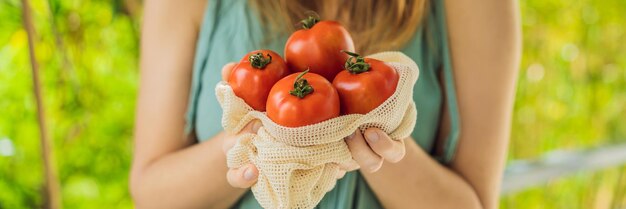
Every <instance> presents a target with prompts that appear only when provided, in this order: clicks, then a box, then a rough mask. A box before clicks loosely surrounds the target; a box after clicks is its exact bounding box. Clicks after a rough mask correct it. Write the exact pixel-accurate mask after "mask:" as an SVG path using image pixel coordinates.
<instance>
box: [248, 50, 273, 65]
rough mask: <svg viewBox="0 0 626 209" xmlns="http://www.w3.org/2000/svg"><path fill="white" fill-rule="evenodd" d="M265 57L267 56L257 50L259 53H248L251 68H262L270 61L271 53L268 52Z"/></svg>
mask: <svg viewBox="0 0 626 209" xmlns="http://www.w3.org/2000/svg"><path fill="white" fill-rule="evenodd" d="M267 57H268V58H265V57H263V54H261V52H259V53H256V54H253V55H250V57H248V61H250V65H251V66H252V67H253V68H257V69H263V68H264V67H265V66H266V65H268V64H270V63H271V62H272V55H270V54H269V53H268V54H267Z"/></svg>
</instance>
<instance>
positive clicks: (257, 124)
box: [222, 120, 263, 154]
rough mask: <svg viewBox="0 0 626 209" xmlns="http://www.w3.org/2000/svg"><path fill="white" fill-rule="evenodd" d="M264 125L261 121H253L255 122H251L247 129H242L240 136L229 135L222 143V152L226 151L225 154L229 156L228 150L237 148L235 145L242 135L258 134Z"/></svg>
mask: <svg viewBox="0 0 626 209" xmlns="http://www.w3.org/2000/svg"><path fill="white" fill-rule="evenodd" d="M262 125H263V124H262V123H261V121H259V120H253V121H250V122H249V123H248V124H247V125H246V127H244V128H243V129H241V131H240V132H239V134H237V135H227V136H226V138H224V140H223V142H222V151H224V154H228V150H230V149H231V148H233V146H235V143H237V139H238V138H239V136H240V134H244V133H254V134H256V132H257V131H259V128H261V126H262Z"/></svg>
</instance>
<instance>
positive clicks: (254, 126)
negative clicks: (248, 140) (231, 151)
mask: <svg viewBox="0 0 626 209" xmlns="http://www.w3.org/2000/svg"><path fill="white" fill-rule="evenodd" d="M262 125H263V123H261V121H258V120H257V121H255V122H254V124H252V132H254V133H256V132H257V131H259V129H260V128H261V126H262Z"/></svg>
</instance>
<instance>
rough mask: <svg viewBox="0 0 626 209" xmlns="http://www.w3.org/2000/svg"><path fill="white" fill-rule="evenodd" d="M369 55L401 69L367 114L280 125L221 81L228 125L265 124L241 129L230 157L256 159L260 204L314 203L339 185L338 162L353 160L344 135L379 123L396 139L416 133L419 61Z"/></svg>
mask: <svg viewBox="0 0 626 209" xmlns="http://www.w3.org/2000/svg"><path fill="white" fill-rule="evenodd" d="M368 57H370V58H374V59H378V60H381V61H384V62H386V63H387V64H388V65H390V66H391V67H393V68H394V69H396V70H397V71H398V74H399V76H400V79H399V81H398V86H397V87H396V91H395V92H394V94H393V95H392V96H391V97H389V98H388V99H387V100H386V101H385V102H383V103H382V104H381V105H380V106H379V107H377V108H376V109H374V110H372V111H371V112H369V113H367V114H365V115H361V114H351V115H344V116H340V117H336V118H333V119H330V120H326V121H324V122H321V123H317V124H313V125H308V126H302V127H296V128H289V127H284V126H281V125H278V124H276V123H274V122H273V121H272V120H271V119H269V118H268V117H267V115H266V114H265V112H259V111H255V110H254V109H252V108H251V107H250V106H248V105H247V104H246V103H245V102H244V101H243V99H241V98H239V97H237V96H235V94H234V93H233V90H232V88H231V87H230V86H229V85H228V83H226V82H220V83H218V84H217V86H216V87H215V92H216V95H217V99H218V101H219V103H220V105H221V107H222V109H223V115H222V126H223V127H224V130H225V131H227V132H229V133H233V134H234V133H238V132H239V131H240V130H241V129H243V128H244V127H245V126H246V125H247V124H248V123H249V122H250V121H252V120H254V119H258V120H260V121H261V123H262V124H263V125H262V126H261V128H260V129H259V130H258V132H257V134H244V135H242V136H241V137H240V138H239V139H238V141H237V142H236V144H235V145H234V146H233V148H232V149H231V150H230V151H229V152H228V157H227V159H228V167H229V168H238V167H241V166H244V165H246V164H248V163H252V164H254V165H256V167H257V168H258V170H259V176H258V181H257V183H256V184H255V185H253V186H252V192H253V193H254V196H255V198H256V199H257V201H258V202H259V203H260V204H261V206H263V207H264V208H313V207H315V206H316V205H317V204H318V203H319V201H320V200H321V199H322V197H324V194H326V192H328V191H330V190H331V189H332V188H333V187H334V186H335V184H336V179H335V176H336V175H337V174H338V173H339V172H340V169H339V167H338V164H342V163H352V162H353V159H352V156H351V154H350V151H349V150H348V147H347V145H346V143H345V142H344V140H343V139H344V138H345V137H347V136H349V135H351V134H352V133H354V131H355V130H356V129H357V128H358V129H360V130H362V131H363V130H365V129H367V128H370V127H376V128H380V129H381V130H383V131H384V132H386V133H388V134H389V136H390V137H391V138H392V139H394V140H401V139H404V138H406V137H408V136H409V135H410V134H411V132H412V131H413V128H414V126H415V119H416V117H417V111H416V109H415V103H414V102H413V86H414V85H415V82H416V81H417V78H418V75H419V70H418V67H417V65H416V64H415V62H414V61H413V60H411V59H410V58H409V57H407V56H406V55H404V54H403V53H401V52H381V53H377V54H374V55H371V56H368Z"/></svg>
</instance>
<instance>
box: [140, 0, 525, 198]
mask: <svg viewBox="0 0 626 209" xmlns="http://www.w3.org/2000/svg"><path fill="white" fill-rule="evenodd" d="M306 2H309V3H306ZM312 2H314V3H312ZM356 2H357V1H286V0H283V1H262V0H208V1H207V0H189V1H185V2H184V3H182V2H180V1H164V0H158V1H157V0H148V1H146V2H145V9H144V12H145V14H144V26H143V34H142V45H141V46H142V47H141V50H142V53H141V86H140V92H139V99H138V107H137V115H136V133H135V134H136V135H135V158H134V162H133V168H132V174H131V191H132V194H133V197H134V200H135V203H136V204H137V207H138V208H229V207H235V208H237V207H239V208H256V207H259V205H258V203H256V201H255V199H254V197H253V196H252V194H251V193H250V192H249V190H247V189H245V188H248V187H250V186H251V185H252V184H254V182H255V181H256V177H257V175H258V171H257V170H256V168H255V167H254V165H248V166H244V167H242V168H236V169H230V170H229V169H228V168H227V167H226V157H225V155H224V153H225V151H226V150H228V148H229V147H230V146H232V144H233V142H234V141H235V139H236V138H237V135H228V134H225V133H224V132H222V131H221V126H220V117H221V112H220V111H221V110H220V108H219V106H218V104H217V102H216V100H215V95H214V90H213V89H214V86H215V84H216V83H217V82H218V81H219V80H220V79H221V77H222V75H220V74H224V76H225V75H227V74H228V73H229V72H230V71H229V70H230V68H232V64H227V63H229V62H233V61H236V60H239V58H241V56H243V55H244V54H245V53H246V52H248V51H251V50H254V49H261V48H266V49H272V50H274V51H277V52H282V49H283V47H284V43H285V41H286V38H287V37H288V35H289V32H288V30H289V28H287V29H285V28H284V27H283V26H285V25H286V26H292V25H293V24H294V22H296V21H297V19H298V18H300V17H302V16H300V15H301V14H302V13H303V12H304V11H307V10H313V11H316V12H318V13H319V14H320V15H321V17H322V19H335V20H338V21H340V22H341V23H342V24H343V25H344V26H345V27H346V28H347V29H348V30H349V31H350V32H351V34H352V36H353V37H354V40H355V44H356V46H357V51H358V52H360V53H362V54H369V53H373V52H378V51H382V50H401V51H403V52H404V53H405V54H407V55H408V56H410V57H411V58H413V59H414V60H415V61H416V62H417V64H418V65H419V66H420V70H421V72H420V79H419V80H418V82H417V84H416V86H415V95H414V100H415V102H416V105H417V109H418V112H419V116H418V120H417V125H416V127H415V130H414V132H413V134H412V137H410V138H407V139H405V140H403V141H400V142H396V141H391V140H390V139H389V137H388V136H387V135H386V134H385V133H383V132H380V131H379V130H376V129H368V130H367V131H365V132H364V133H363V134H361V133H359V132H357V133H355V134H354V135H353V136H352V137H350V138H349V139H346V143H347V144H348V146H349V148H350V151H351V153H352V155H353V158H354V159H355V160H356V161H357V162H358V164H359V166H358V167H360V169H358V170H356V171H351V170H352V169H356V168H355V167H353V168H349V167H345V170H346V171H351V172H348V173H346V175H345V176H344V177H343V178H341V179H340V180H339V181H338V183H337V186H336V187H335V188H334V189H333V190H332V191H330V192H329V193H327V194H326V195H325V196H324V199H322V201H321V202H320V204H319V207H320V208H381V207H384V208H497V207H498V193H499V186H500V181H501V174H502V170H503V166H504V162H505V156H506V147H507V144H508V137H509V128H510V127H509V126H510V119H511V108H512V105H513V99H514V89H515V80H516V74H517V65H518V63H519V51H520V30H519V19H518V8H517V3H516V2H515V1H513V0H487V1H482V2H481V3H475V1H472V0H455V1H443V0H432V1H428V2H426V0H391V1H382V0H379V1H377V0H370V1H358V2H359V4H357V3H356ZM222 66H224V67H223V70H222V72H218V69H220V68H222ZM192 69H193V70H192ZM186 111H187V114H188V115H187V120H185V117H184V116H185V112H186ZM186 125H187V127H189V128H190V129H189V130H190V132H189V133H191V134H189V135H191V136H195V137H187V136H189V135H188V134H186V133H187V132H186V131H185V126H186ZM258 127H259V124H257V123H255V122H251V124H248V126H247V127H246V128H245V129H244V131H242V132H246V133H253V132H255V130H257V129H258ZM198 141H200V142H201V143H197V142H198ZM397 153H400V154H397ZM235 187H236V188H235Z"/></svg>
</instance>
